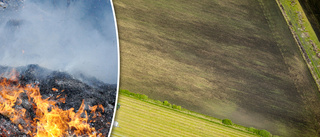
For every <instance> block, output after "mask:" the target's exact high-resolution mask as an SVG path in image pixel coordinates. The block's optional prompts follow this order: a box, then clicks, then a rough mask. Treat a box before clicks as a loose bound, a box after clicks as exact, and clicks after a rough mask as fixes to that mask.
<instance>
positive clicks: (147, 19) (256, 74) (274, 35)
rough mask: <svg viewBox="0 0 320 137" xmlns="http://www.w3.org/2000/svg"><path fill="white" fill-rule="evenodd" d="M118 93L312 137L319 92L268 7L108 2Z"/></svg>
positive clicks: (231, 2) (229, 2)
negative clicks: (115, 29)
mask: <svg viewBox="0 0 320 137" xmlns="http://www.w3.org/2000/svg"><path fill="white" fill-rule="evenodd" d="M114 4H115V12H116V15H117V21H118V26H119V38H120V45H121V46H120V48H121V50H120V51H121V82H120V83H121V85H120V87H121V88H122V89H128V90H130V91H133V92H138V93H143V94H146V95H148V96H149V97H150V98H154V99H158V100H168V101H169V102H171V103H174V104H178V105H181V106H182V107H184V108H187V109H190V110H193V111H196V112H199V113H203V114H207V115H210V116H214V117H217V118H221V119H223V118H229V119H231V120H232V121H234V122H235V123H237V124H241V125H244V126H254V127H256V128H260V129H267V130H269V131H270V132H272V133H273V134H276V135H282V136H317V135H318V134H319V133H318V132H319V124H318V121H319V114H320V113H319V107H317V106H319V104H320V100H319V93H318V89H317V87H316V85H315V83H314V81H313V79H312V77H311V75H310V72H309V71H308V69H307V67H306V65H305V62H304V61H303V59H302V56H301V54H300V52H299V49H298V46H297V45H296V43H295V41H294V39H293V37H292V35H291V33H290V30H289V29H288V26H287V25H286V22H285V20H284V18H283V17H282V15H281V12H280V10H279V8H278V7H277V4H276V2H275V1H267V2H266V1H262V0H260V1H255V0H243V1H236V0H226V1H209V0H202V1H183V0H179V1H174V2H173V1H164V0H160V1H157V2H149V1H138V0H134V1H132V0H130V1H129V0H123V1H120V0H115V1H114Z"/></svg>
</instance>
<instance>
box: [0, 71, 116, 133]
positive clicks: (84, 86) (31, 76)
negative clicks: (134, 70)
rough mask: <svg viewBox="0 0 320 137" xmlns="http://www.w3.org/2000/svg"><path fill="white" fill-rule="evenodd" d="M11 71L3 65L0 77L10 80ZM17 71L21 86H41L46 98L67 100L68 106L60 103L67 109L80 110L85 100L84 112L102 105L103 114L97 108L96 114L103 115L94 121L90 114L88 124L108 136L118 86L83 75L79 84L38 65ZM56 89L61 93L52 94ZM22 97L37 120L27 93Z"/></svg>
mask: <svg viewBox="0 0 320 137" xmlns="http://www.w3.org/2000/svg"><path fill="white" fill-rule="evenodd" d="M11 70H12V68H11V67H4V66H0V74H4V75H3V76H2V77H8V76H9V74H10V72H11ZM16 70H17V71H18V72H19V76H18V78H19V83H20V84H21V85H26V84H38V86H39V88H40V93H41V95H42V98H43V99H45V98H48V97H50V98H51V99H53V100H58V99H59V98H65V103H57V105H58V106H59V107H60V108H62V109H64V110H67V109H70V108H75V111H77V110H78V109H79V107H80V105H81V103H82V101H84V104H85V110H86V111H87V112H90V110H89V107H88V105H90V106H94V105H98V104H101V105H102V106H103V107H104V111H102V109H97V112H101V114H102V116H100V117H96V118H94V119H93V118H92V117H93V115H90V118H89V121H90V120H92V121H95V122H92V123H89V124H90V125H91V126H93V127H95V129H96V130H97V131H98V132H99V133H102V134H103V135H104V136H107V135H108V132H109V128H110V126H111V121H112V117H113V108H114V105H115V100H116V86H114V85H110V84H105V83H103V82H101V81H99V80H97V79H95V78H90V77H86V76H85V75H83V74H82V77H81V81H80V80H77V79H75V78H74V77H73V76H72V75H69V74H68V73H65V72H58V71H51V70H48V69H45V68H42V67H40V66H38V65H28V66H25V67H18V68H16ZM84 81H85V82H84ZM53 88H55V89H58V91H53V90H52V89H53ZM58 95H59V96H58ZM21 96H22V98H25V99H22V100H23V101H22V104H21V107H23V108H25V109H27V110H28V113H29V115H31V118H32V117H34V116H33V115H34V112H33V111H34V110H33V108H32V107H31V106H32V105H31V103H32V102H28V100H27V97H24V96H25V95H24V94H21ZM1 119H2V118H1V117H0V120H1ZM0 126H1V123H0Z"/></svg>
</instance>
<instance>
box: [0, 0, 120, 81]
mask: <svg viewBox="0 0 320 137" xmlns="http://www.w3.org/2000/svg"><path fill="white" fill-rule="evenodd" d="M69 2H70V0H61V1H59V2H55V1H52V0H26V1H24V2H22V3H21V4H20V5H19V6H18V7H13V6H12V7H11V9H10V4H11V3H12V2H11V3H8V7H7V8H6V9H2V10H1V11H0V65H5V66H12V67H17V66H24V65H28V64H39V65H40V66H42V67H46V68H49V69H53V70H61V71H67V72H69V73H71V74H75V73H79V72H80V73H84V74H86V75H89V76H94V77H96V78H97V79H99V80H102V81H104V82H106V83H112V84H114V83H116V82H117V73H118V68H117V66H118V64H117V63H118V55H117V53H118V52H117V40H116V33H115V26H114V20H113V19H114V18H113V14H112V9H111V5H110V2H109V1H102V0H101V1H100V0H82V1H81V0H78V1H71V2H70V3H69ZM103 6H104V7H103Z"/></svg>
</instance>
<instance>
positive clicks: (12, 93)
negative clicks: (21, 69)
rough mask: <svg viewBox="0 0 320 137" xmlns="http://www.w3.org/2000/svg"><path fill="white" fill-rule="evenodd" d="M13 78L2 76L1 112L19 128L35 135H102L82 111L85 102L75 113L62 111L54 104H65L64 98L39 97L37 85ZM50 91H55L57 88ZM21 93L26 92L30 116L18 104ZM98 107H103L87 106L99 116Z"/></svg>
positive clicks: (0, 84) (45, 136) (57, 136)
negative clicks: (55, 99) (31, 113)
mask: <svg viewBox="0 0 320 137" xmlns="http://www.w3.org/2000/svg"><path fill="white" fill-rule="evenodd" d="M13 73H16V72H13ZM16 80H17V78H16V77H11V78H9V79H7V78H2V79H1V81H0V113H1V114H2V115H4V116H6V117H8V118H10V120H11V121H12V122H13V123H14V124H16V125H18V127H19V129H20V130H21V131H23V132H25V133H26V134H28V135H30V136H34V137H61V136H73V135H76V136H81V135H85V136H90V137H94V136H102V134H101V133H100V134H98V133H97V132H96V130H95V128H93V127H91V126H90V125H89V124H88V117H89V116H88V114H87V112H86V111H85V110H84V109H85V105H84V101H82V104H81V106H80V108H79V110H78V111H77V112H74V108H71V109H69V110H63V109H60V108H59V107H58V106H57V102H63V103H64V102H65V98H59V99H58V101H54V100H52V99H50V98H47V99H42V96H41V94H40V89H39V87H38V85H37V84H27V85H25V86H22V85H20V84H19V82H16ZM52 90H53V91H58V89H56V88H53V89H52ZM23 94H24V95H27V97H28V102H30V103H31V105H30V106H32V108H33V110H34V114H35V116H33V118H31V116H30V114H29V115H28V114H27V113H26V111H27V110H26V109H25V108H23V107H18V105H20V104H21V103H22V101H23V98H22V95H23ZM58 97H59V96H58ZM97 108H100V109H102V110H103V106H102V105H97V106H93V107H90V106H89V109H90V110H92V111H91V114H93V115H94V116H99V115H101V114H100V113H98V114H95V113H96V112H95V111H96V109H97Z"/></svg>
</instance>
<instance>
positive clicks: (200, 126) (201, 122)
mask: <svg viewBox="0 0 320 137" xmlns="http://www.w3.org/2000/svg"><path fill="white" fill-rule="evenodd" d="M119 102H120V104H121V107H120V109H119V110H118V111H117V117H118V118H117V122H119V127H114V128H113V131H112V137H118V136H119V137H125V136H138V137H143V136H145V137H164V136H170V137H175V136H176V137H183V136H186V137H196V136H203V137H205V136H207V137H208V136H217V137H222V136H230V137H232V136H234V137H241V136H242V137H252V136H257V135H254V134H253V133H250V132H248V131H246V130H245V129H244V128H237V127H232V126H226V125H223V124H222V123H221V121H218V120H216V119H209V118H208V119H200V118H198V117H197V116H195V115H192V114H190V115H188V114H184V113H183V112H180V111H177V110H172V109H170V108H166V107H161V106H157V105H155V104H151V103H147V102H144V101H141V100H138V99H135V98H132V97H128V96H125V95H121V96H120V99H119Z"/></svg>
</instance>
